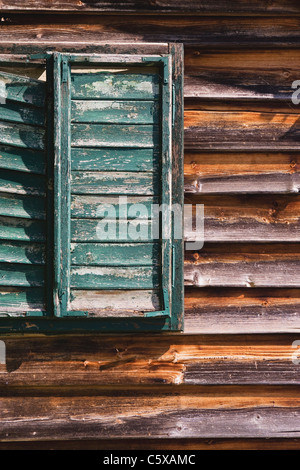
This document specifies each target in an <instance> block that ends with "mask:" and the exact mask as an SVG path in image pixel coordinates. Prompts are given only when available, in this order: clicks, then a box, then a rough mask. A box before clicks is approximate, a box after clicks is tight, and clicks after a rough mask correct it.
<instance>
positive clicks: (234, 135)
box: [184, 111, 299, 192]
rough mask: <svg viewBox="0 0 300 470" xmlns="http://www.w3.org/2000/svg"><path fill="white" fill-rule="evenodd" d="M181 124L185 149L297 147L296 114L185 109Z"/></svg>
mask: <svg viewBox="0 0 300 470" xmlns="http://www.w3.org/2000/svg"><path fill="white" fill-rule="evenodd" d="M184 125H185V133H184V136H185V148H186V149H187V150H192V149H193V150H221V149H222V150H230V151H232V150H242V151H243V150H252V151H270V150H273V151H280V150H281V151H282V150H297V141H298V135H299V117H298V115H295V114H289V115H286V114H281V113H271V114H269V113H257V112H252V111H250V112H238V111H236V112H221V111H218V112H217V111H186V112H185V123H184ZM298 185H299V182H296V185H295V192H298Z"/></svg>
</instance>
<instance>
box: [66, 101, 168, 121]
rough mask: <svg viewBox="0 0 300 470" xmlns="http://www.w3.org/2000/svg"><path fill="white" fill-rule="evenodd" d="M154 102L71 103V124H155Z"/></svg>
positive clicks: (156, 118) (156, 109)
mask: <svg viewBox="0 0 300 470" xmlns="http://www.w3.org/2000/svg"><path fill="white" fill-rule="evenodd" d="M158 112H159V105H158V103H157V102H155V101H117V100H114V101H90V100H89V101H87V100H86V101H72V122H84V123H98V124H102V123H111V124H116V123H118V124H157V123H158V119H159V114H158Z"/></svg>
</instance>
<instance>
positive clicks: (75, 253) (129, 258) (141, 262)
mask: <svg viewBox="0 0 300 470" xmlns="http://www.w3.org/2000/svg"><path fill="white" fill-rule="evenodd" d="M160 251H161V248H160V245H159V244H158V243H157V244H154V243H113V244H111V243H73V244H72V245H71V263H72V265H73V266H153V265H154V264H159V261H160V258H159V253H160ZM0 253H1V251H0Z"/></svg>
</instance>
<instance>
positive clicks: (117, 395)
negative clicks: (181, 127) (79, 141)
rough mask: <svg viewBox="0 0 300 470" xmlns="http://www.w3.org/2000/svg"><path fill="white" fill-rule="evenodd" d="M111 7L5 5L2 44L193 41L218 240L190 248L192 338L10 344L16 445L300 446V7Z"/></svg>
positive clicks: (195, 177)
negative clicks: (299, 83)
mask: <svg viewBox="0 0 300 470" xmlns="http://www.w3.org/2000/svg"><path fill="white" fill-rule="evenodd" d="M103 4H104V2H94V1H86V2H75V1H73V0H65V1H62V2H58V1H51V2H50V1H47V0H45V1H42V0H40V1H39V2H38V5H37V2H30V1H29V2H26V8H27V9H28V10H34V14H33V13H32V12H30V13H28V12H24V11H23V12H22V13H18V11H19V10H24V8H25V7H24V2H19V1H17V0H15V1H6V0H2V2H1V3H0V6H1V11H2V18H1V23H0V30H1V35H0V43H2V44H8V45H9V44H11V43H14V44H16V48H17V46H18V43H22V42H24V41H25V42H27V43H28V44H34V43H49V42H51V43H53V45H55V44H62V43H64V44H65V45H66V47H67V46H68V44H69V45H72V43H74V41H78V42H80V43H82V46H83V47H86V46H88V45H90V44H96V43H97V42H107V41H112V42H113V41H118V42H120V41H121V42H143V41H147V42H172V41H175V42H183V43H184V46H185V193H186V202H188V203H192V202H193V203H196V202H198V203H203V204H205V240H206V242H205V246H204V248H203V249H202V250H201V251H199V252H186V257H185V283H186V295H185V309H186V313H185V332H184V334H181V335H177V334H172V335H170V334H169V335H166V334H162V335H159V336H158V337H157V336H155V335H152V336H147V338H145V337H144V336H142V335H126V336H123V335H118V336H107V335H105V336H100V335H89V336H88V337H86V336H79V335H72V336H64V337H62V336H60V337H54V336H49V337H46V336H34V335H31V336H26V337H22V336H14V337H12V336H9V337H6V338H4V337H1V339H5V341H6V344H7V358H8V359H7V365H6V366H1V365H0V385H1V387H0V415H1V427H0V440H2V441H3V443H2V444H1V445H0V448H8V447H9V446H15V447H16V446H17V444H12V443H10V444H8V442H11V441H12V442H13V441H31V444H27V447H28V446H35V448H36V447H37V445H38V444H37V443H38V442H41V443H42V445H43V446H44V447H45V448H46V447H47V446H48V447H49V446H50V447H51V446H52V447H53V446H55V441H56V440H57V441H58V440H60V441H62V440H63V441H68V444H67V443H65V444H62V443H61V442H60V443H57V447H59V446H60V447H61V446H63V445H64V446H65V448H66V447H68V448H70V447H72V446H73V447H74V446H75V447H77V448H78V447H79V444H78V443H76V440H77V439H84V440H86V441H87V443H86V444H81V445H82V446H86V447H89V448H101V446H109V447H110V448H138V447H140V448H157V449H163V448H167V447H168V448H177V449H178V448H186V449H188V448H299V447H300V445H299V441H298V440H297V438H299V437H300V426H299V417H300V391H299V387H298V385H299V383H300V365H296V364H294V363H293V362H292V358H293V354H295V348H293V346H292V343H293V341H295V340H300V335H299V332H300V269H299V268H300V244H299V233H300V230H299V227H300V226H299V214H300V212H299V209H300V196H299V195H298V194H299V188H300V175H299V163H300V153H299V138H300V124H299V122H300V121H299V109H300V108H299V106H300V105H299V106H297V105H293V104H292V102H291V95H292V92H293V90H292V88H291V85H292V82H293V81H294V80H300V60H299V59H300V34H299V31H300V5H299V2H297V1H296V0H294V1H287V0H273V1H253V2H246V1H244V0H239V1H238V0H235V1H233V2H226V1H224V0H214V1H211V2H203V1H200V2H195V1H191V0H190V1H185V2H178V1H173V2H170V1H163V0H161V1H158V0H157V1H146V0H144V1H140V2H138V1H136V2H134V1H130V2H126V1H123V2H110V1H106V2H105V7H103ZM229 4H230V6H229ZM182 5H184V7H183V6H182ZM38 10H41V11H43V13H39V12H38ZM183 10H184V11H183ZM46 11H47V13H46ZM71 11H74V12H75V11H77V13H78V12H83V11H85V13H86V14H85V15H82V14H80V15H78V14H76V13H74V14H71V13H70V12H71ZM60 12H61V14H60ZM66 12H69V13H68V14H65V13H66ZM103 12H104V13H103ZM89 13H90V14H89ZM97 13H98V14H97ZM265 438H271V440H269V441H265V440H264V439H265ZM120 439H122V440H121V441H120ZM130 439H131V440H130ZM205 439H206V440H205ZM283 439H284V440H283ZM287 439H288V440H287ZM107 440H109V441H107ZM47 441H52V442H51V444H49V443H48V444H47ZM1 446H2V447H1ZM18 446H19V447H22V446H23V447H24V446H25V443H24V444H18ZM106 448H107V447H106Z"/></svg>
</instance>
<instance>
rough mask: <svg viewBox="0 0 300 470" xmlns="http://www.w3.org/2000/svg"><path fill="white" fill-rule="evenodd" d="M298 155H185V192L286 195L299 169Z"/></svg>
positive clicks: (192, 153)
mask: <svg viewBox="0 0 300 470" xmlns="http://www.w3.org/2000/svg"><path fill="white" fill-rule="evenodd" d="M299 165H300V159H299V154H298V153H294V152H290V153H255V152H251V153H249V152H248V153H245V152H238V153H233V152H230V151H229V152H226V153H224V152H222V153H216V152H188V151H187V152H186V153H185V158H184V175H185V187H184V189H185V192H186V193H194V194H197V193H204V194H214V193H248V194H249V193H256V194H257V193H272V194H274V193H290V192H293V187H294V185H295V180H297V178H298V175H299V168H300V166H299Z"/></svg>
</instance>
